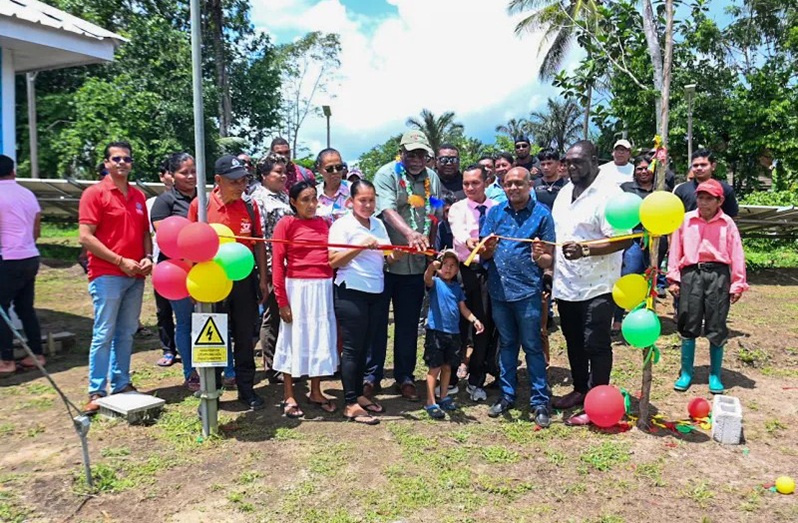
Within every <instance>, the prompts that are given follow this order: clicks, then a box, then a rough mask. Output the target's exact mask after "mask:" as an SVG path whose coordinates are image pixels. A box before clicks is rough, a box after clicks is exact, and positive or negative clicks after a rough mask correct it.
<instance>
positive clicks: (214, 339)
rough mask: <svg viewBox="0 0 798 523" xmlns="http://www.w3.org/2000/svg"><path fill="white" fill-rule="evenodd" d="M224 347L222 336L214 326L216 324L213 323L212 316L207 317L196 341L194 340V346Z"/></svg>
mask: <svg viewBox="0 0 798 523" xmlns="http://www.w3.org/2000/svg"><path fill="white" fill-rule="evenodd" d="M203 345H204V346H209V345H212V346H219V345H222V346H224V345H225V343H224V339H222V334H221V333H220V332H219V328H218V327H217V326H216V323H215V322H214V321H213V316H210V317H208V320H207V321H206V322H205V325H204V326H203V327H202V330H201V331H200V333H199V336H197V339H196V340H194V346H196V347H202V346H203Z"/></svg>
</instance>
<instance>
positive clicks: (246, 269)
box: [213, 242, 255, 281]
mask: <svg viewBox="0 0 798 523" xmlns="http://www.w3.org/2000/svg"><path fill="white" fill-rule="evenodd" d="M213 261H215V262H216V263H218V264H219V265H220V266H221V267H222V269H224V273H225V274H226V275H227V277H228V278H230V279H231V280H233V281H239V280H243V279H244V278H246V277H247V276H249V275H250V273H251V272H252V269H254V268H255V257H254V256H253V255H252V251H250V250H249V247H247V246H246V245H244V244H241V243H238V242H229V243H223V244H221V245H220V246H219V250H218V251H217V252H216V257H215V258H214V259H213Z"/></svg>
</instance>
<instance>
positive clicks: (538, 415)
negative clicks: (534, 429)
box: [534, 405, 551, 429]
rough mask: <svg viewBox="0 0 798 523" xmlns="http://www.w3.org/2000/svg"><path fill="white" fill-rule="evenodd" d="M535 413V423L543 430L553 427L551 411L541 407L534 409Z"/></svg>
mask: <svg viewBox="0 0 798 523" xmlns="http://www.w3.org/2000/svg"><path fill="white" fill-rule="evenodd" d="M534 409H535V410H534V412H535V423H537V424H538V426H539V427H541V428H544V429H545V428H548V427H549V426H550V425H551V417H550V416H549V409H547V408H546V407H545V406H543V405H540V406H538V407H534Z"/></svg>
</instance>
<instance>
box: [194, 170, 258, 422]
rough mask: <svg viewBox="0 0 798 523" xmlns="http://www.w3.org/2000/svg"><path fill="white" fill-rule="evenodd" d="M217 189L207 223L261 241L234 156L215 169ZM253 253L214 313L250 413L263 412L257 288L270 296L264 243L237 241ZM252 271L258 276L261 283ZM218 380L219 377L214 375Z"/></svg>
mask: <svg viewBox="0 0 798 523" xmlns="http://www.w3.org/2000/svg"><path fill="white" fill-rule="evenodd" d="M214 172H215V173H216V175H215V176H214V181H215V182H216V187H214V188H213V191H212V192H211V193H210V195H209V196H208V223H221V224H224V225H227V226H228V227H230V229H231V230H232V231H233V234H235V235H236V236H249V237H255V238H263V230H262V229H261V224H260V216H259V214H258V206H257V205H252V204H251V203H250V202H249V201H246V200H244V199H242V195H243V194H244V191H245V190H246V188H247V174H248V173H247V170H246V167H245V166H244V164H243V163H242V162H241V161H240V160H239V159H238V158H236V157H235V156H232V155H227V156H222V157H221V158H219V159H218V160H216V164H215V165H214ZM198 211H199V200H197V199H196V198H195V199H194V201H192V202H191V207H189V209H188V219H189V220H191V221H194V222H195V221H197V217H198V214H199V212H198ZM237 241H238V242H240V243H243V244H244V245H246V246H247V247H249V248H250V249H252V251H253V252H254V253H255V260H256V261H257V267H256V268H255V269H254V270H253V271H252V273H251V274H250V275H249V276H247V277H246V278H245V279H243V280H240V281H236V282H233V290H232V291H230V295H229V296H228V297H227V299H225V300H224V301H223V302H221V303H219V304H217V306H216V311H217V312H227V313H229V317H228V318H229V325H230V331H231V332H232V334H233V342H234V352H233V360H234V361H235V369H236V384H237V385H238V401H239V402H241V403H243V404H244V405H246V406H247V407H248V408H250V409H252V410H257V409H260V408H263V405H264V403H263V399H261V398H260V396H258V395H257V394H255V391H254V387H255V353H254V348H255V347H254V344H253V343H252V340H253V337H254V336H255V325H256V323H259V322H258V319H259V318H258V286H259V285H260V290H261V296H263V297H264V299H265V297H266V296H268V295H269V292H268V289H267V287H266V282H267V278H268V274H267V273H266V250H265V249H264V247H263V242H254V241H247V240H237ZM255 271H259V272H260V283H259V282H258V277H257V275H256V272H255ZM217 378H218V375H217Z"/></svg>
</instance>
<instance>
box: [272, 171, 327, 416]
mask: <svg viewBox="0 0 798 523" xmlns="http://www.w3.org/2000/svg"><path fill="white" fill-rule="evenodd" d="M288 195H289V201H290V204H291V208H292V210H293V211H294V213H295V214H296V215H295V216H285V217H283V218H282V219H281V220H280V221H279V222H278V223H277V227H275V229H274V235H273V237H272V238H273V239H276V240H288V241H296V242H301V244H299V245H294V244H291V243H283V242H275V243H273V244H272V253H273V255H272V284H273V285H274V295H275V297H276V298H277V305H278V306H279V307H280V320H281V321H280V330H279V332H278V334H277V346H276V348H275V351H274V364H273V365H272V368H273V369H274V370H275V371H277V372H282V373H283V378H284V381H283V387H284V394H285V400H284V401H283V412H284V413H285V415H286V416H288V417H289V418H298V417H300V416H302V415H303V412H302V410H301V409H300V408H299V404H298V403H297V400H296V398H295V397H294V386H293V383H294V381H293V378H294V377H295V376H296V377H301V376H308V377H309V378H310V395H309V396H308V400H309V401H310V402H311V403H312V404H314V405H316V406H318V407H319V408H321V409H322V410H324V411H326V412H335V404H334V403H333V402H332V400H331V399H330V398H328V397H327V396H325V395H324V394H323V393H322V392H321V376H331V375H333V374H334V373H335V370H336V369H337V368H338V351H337V339H338V337H337V331H336V324H335V313H334V309H333V280H332V276H333V271H332V267H330V263H329V258H328V252H327V246H326V243H327V236H328V235H329V230H330V227H329V225H328V224H327V221H326V220H324V219H323V218H320V217H318V216H316V207H317V205H318V198H317V196H316V188H315V187H314V186H313V185H312V184H310V183H308V182H305V181H302V182H299V183H297V184H296V185H294V186H293V187H291V190H290V191H289V194H288ZM307 243H313V244H316V245H306V244H307Z"/></svg>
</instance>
